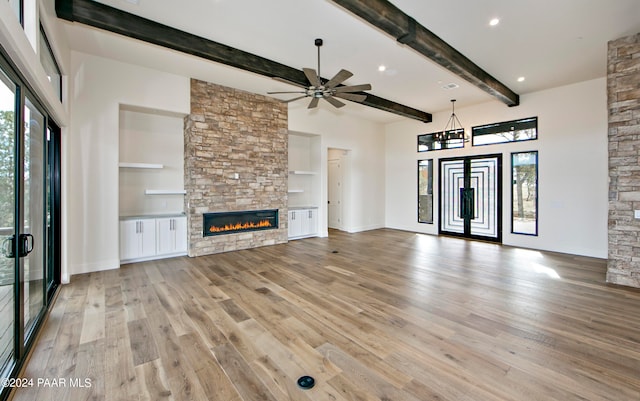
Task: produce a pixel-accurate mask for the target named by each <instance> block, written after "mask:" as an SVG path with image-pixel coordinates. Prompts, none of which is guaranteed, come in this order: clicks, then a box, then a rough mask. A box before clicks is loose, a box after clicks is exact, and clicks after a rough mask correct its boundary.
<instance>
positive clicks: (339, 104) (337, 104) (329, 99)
mask: <svg viewBox="0 0 640 401" xmlns="http://www.w3.org/2000/svg"><path fill="white" fill-rule="evenodd" d="M324 100H326V101H327V102H329V103H331V104H332V105H333V106H334V107H338V108H340V107H342V106H344V103H342V102H341V101H339V100H338V99H336V98H334V97H333V96H327V97H325V98H324Z"/></svg>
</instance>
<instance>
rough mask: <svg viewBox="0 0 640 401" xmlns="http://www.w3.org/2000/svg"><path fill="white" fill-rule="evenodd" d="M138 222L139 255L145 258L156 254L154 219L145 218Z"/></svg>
mask: <svg viewBox="0 0 640 401" xmlns="http://www.w3.org/2000/svg"><path fill="white" fill-rule="evenodd" d="M138 222H140V228H141V230H140V255H138V256H139V257H141V258H146V257H149V256H153V255H155V254H156V220H155V219H145V220H138Z"/></svg>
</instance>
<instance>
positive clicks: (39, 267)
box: [18, 97, 46, 343]
mask: <svg viewBox="0 0 640 401" xmlns="http://www.w3.org/2000/svg"><path fill="white" fill-rule="evenodd" d="M45 128H46V125H45V118H44V115H42V113H40V111H38V109H37V108H36V107H35V106H34V105H33V103H32V101H31V100H30V99H29V98H28V97H27V98H25V105H24V130H23V131H24V133H23V135H22V143H21V145H22V149H23V152H22V155H21V156H22V157H21V159H22V160H21V161H22V174H21V175H20V178H21V181H22V182H21V184H22V185H21V191H20V194H19V195H21V196H19V199H20V203H19V210H18V212H19V213H20V215H21V216H22V219H21V222H22V223H23V225H22V227H19V228H20V232H21V234H20V238H21V241H22V243H21V247H22V249H21V255H20V256H21V257H20V258H19V259H18V260H19V263H20V264H21V265H22V266H21V268H20V269H19V272H20V275H21V276H22V277H20V282H21V283H22V286H23V293H24V309H23V311H22V317H23V321H24V331H25V335H24V337H23V338H24V342H25V343H26V342H27V340H28V339H29V333H30V332H31V330H32V329H33V327H34V324H35V323H36V321H37V319H38V316H39V315H40V313H41V312H42V311H43V308H44V273H45V267H44V266H45V250H46V236H45V230H44V226H45V204H46V196H45V174H44V173H45V167H46V166H45V163H46V159H45V148H46V142H45V134H46V130H45Z"/></svg>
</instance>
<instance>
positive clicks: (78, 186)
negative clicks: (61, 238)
mask: <svg viewBox="0 0 640 401" xmlns="http://www.w3.org/2000/svg"><path fill="white" fill-rule="evenodd" d="M70 65H71V68H70V76H69V84H70V87H69V101H70V104H71V110H70V113H71V118H70V124H69V130H68V135H67V145H66V150H67V152H68V153H67V166H68V171H67V173H66V176H65V179H66V180H67V185H66V190H65V192H64V194H63V202H65V203H66V206H67V214H66V216H64V218H65V223H66V226H67V233H68V234H67V241H65V243H63V247H65V248H66V252H67V255H68V257H67V265H66V266H63V272H62V273H63V280H64V279H66V280H68V278H69V276H71V275H73V274H79V273H85V272H90V271H97V270H105V269H113V268H117V267H118V266H119V265H120V261H119V254H118V238H119V233H118V131H119V110H120V105H121V104H126V105H131V106H140V107H145V108H147V109H158V110H163V111H169V112H175V113H180V114H188V113H189V109H190V105H189V101H190V100H189V99H190V93H189V78H186V77H180V76H176V75H173V74H167V73H163V72H159V71H156V70H152V69H148V68H143V67H137V66H133V65H129V64H124V63H121V62H117V61H113V60H108V59H104V58H100V57H96V56H92V55H88V54H84V53H79V52H72V53H71V64H70Z"/></svg>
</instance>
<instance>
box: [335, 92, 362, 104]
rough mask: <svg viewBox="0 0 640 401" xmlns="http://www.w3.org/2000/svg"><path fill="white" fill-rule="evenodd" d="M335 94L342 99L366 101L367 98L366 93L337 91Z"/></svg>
mask: <svg viewBox="0 0 640 401" xmlns="http://www.w3.org/2000/svg"><path fill="white" fill-rule="evenodd" d="M334 96H335V97H339V98H342V99H347V100H351V101H352V102H358V103H360V102H364V100H365V99H366V98H367V96H366V95H356V94H354V93H336V94H335V95H334Z"/></svg>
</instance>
